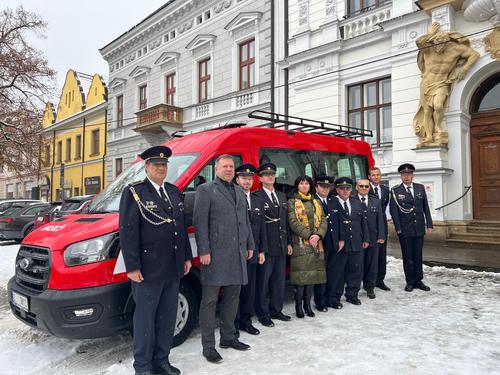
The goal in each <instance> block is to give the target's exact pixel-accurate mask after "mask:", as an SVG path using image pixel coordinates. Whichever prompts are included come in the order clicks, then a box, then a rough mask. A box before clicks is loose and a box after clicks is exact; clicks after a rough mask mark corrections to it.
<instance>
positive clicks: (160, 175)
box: [120, 146, 192, 375]
mask: <svg viewBox="0 0 500 375" xmlns="http://www.w3.org/2000/svg"><path fill="white" fill-rule="evenodd" d="M171 154H172V151H171V150H170V149H169V148H168V147H165V146H155V147H151V148H149V149H147V150H146V151H144V152H143V153H142V154H141V155H140V157H141V158H142V159H143V160H144V161H145V166H144V168H145V170H146V178H145V179H144V180H143V181H138V182H134V183H132V184H130V185H129V186H127V187H126V188H125V189H124V191H123V193H122V196H121V201H120V246H121V249H122V254H123V259H124V261H125V268H126V271H127V276H128V278H129V279H130V280H131V288H132V295H133V297H134V301H135V311H134V318H133V325H134V342H133V351H134V369H135V373H136V375H150V374H167V375H178V374H180V373H181V372H180V371H179V369H177V368H175V367H174V366H172V365H171V364H170V362H169V359H168V357H169V353H170V348H171V346H172V341H173V337H174V328H175V322H176V318H177V298H178V295H179V282H180V279H181V278H182V276H184V275H185V274H187V273H188V272H189V270H190V268H191V258H192V254H191V246H190V244H189V239H188V234H187V231H186V227H185V224H184V204H183V201H182V194H181V192H180V191H179V189H177V187H176V186H175V185H172V184H169V183H168V182H166V181H165V179H166V177H167V169H168V168H167V162H168V157H169V156H170V155H171Z"/></svg>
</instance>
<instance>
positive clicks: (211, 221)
mask: <svg viewBox="0 0 500 375" xmlns="http://www.w3.org/2000/svg"><path fill="white" fill-rule="evenodd" d="M234 189H235V193H236V202H235V201H234V199H233V197H232V195H231V193H230V192H229V190H228V188H227V187H226V186H224V183H223V182H222V180H220V179H219V178H216V179H215V180H214V181H211V182H207V183H204V184H201V185H200V186H198V188H197V189H196V196H195V201H194V212H193V225H194V228H195V237H196V245H197V248H198V254H199V255H206V254H210V255H211V261H210V264H209V265H202V267H201V283H202V284H203V285H212V286H225V285H245V284H247V282H248V277H247V265H246V264H247V250H254V249H255V246H254V242H253V237H252V227H251V224H250V220H249V218H248V212H247V203H246V202H247V201H246V197H245V194H244V193H243V190H242V189H241V187H239V186H237V185H234Z"/></svg>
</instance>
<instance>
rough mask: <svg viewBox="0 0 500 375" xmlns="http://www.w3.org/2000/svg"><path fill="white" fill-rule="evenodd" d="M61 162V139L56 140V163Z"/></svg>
mask: <svg viewBox="0 0 500 375" xmlns="http://www.w3.org/2000/svg"><path fill="white" fill-rule="evenodd" d="M61 163H62V141H59V142H57V164H61Z"/></svg>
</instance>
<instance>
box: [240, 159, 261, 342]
mask: <svg viewBox="0 0 500 375" xmlns="http://www.w3.org/2000/svg"><path fill="white" fill-rule="evenodd" d="M255 171H256V168H255V166H254V165H252V164H243V165H240V166H239V167H238V168H236V171H235V172H236V183H237V184H238V185H239V186H241V188H242V189H243V192H244V193H245V197H246V199H247V208H248V216H249V218H250V224H251V225H252V234H253V241H254V244H255V251H254V253H253V256H252V258H250V259H249V260H248V261H247V274H248V284H247V285H243V286H242V287H241V292H240V305H239V311H238V315H237V317H236V322H235V326H236V329H239V330H242V331H245V332H248V333H249V334H251V335H258V334H259V333H260V331H259V330H258V329H257V328H255V327H254V326H253V324H252V315H254V314H255V288H256V283H257V277H256V276H257V264H259V265H263V264H264V262H265V260H266V255H265V253H266V246H267V236H266V223H265V221H264V202H262V200H261V199H260V198H259V197H257V196H255V194H251V193H250V189H251V188H252V185H253V176H254V173H255Z"/></svg>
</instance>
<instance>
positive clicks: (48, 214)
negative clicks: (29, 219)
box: [34, 201, 63, 229]
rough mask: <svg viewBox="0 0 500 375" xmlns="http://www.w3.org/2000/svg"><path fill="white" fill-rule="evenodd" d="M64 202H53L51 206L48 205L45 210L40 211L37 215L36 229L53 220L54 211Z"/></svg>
mask: <svg viewBox="0 0 500 375" xmlns="http://www.w3.org/2000/svg"><path fill="white" fill-rule="evenodd" d="M62 204H63V202H62V201H55V202H51V203H50V207H47V208H46V209H45V210H42V211H40V212H38V213H37V214H36V215H35V223H34V229H37V228H40V227H41V226H42V225H45V224H47V223H49V222H51V221H52V217H53V216H54V212H56V211H59V210H60V209H61V206H62Z"/></svg>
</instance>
